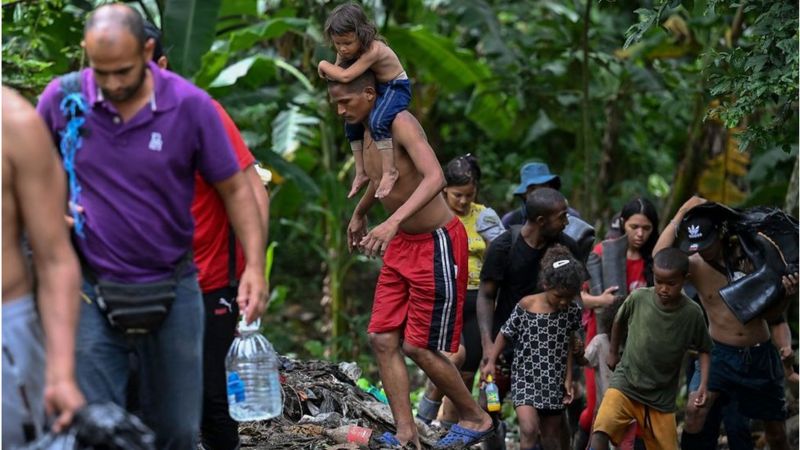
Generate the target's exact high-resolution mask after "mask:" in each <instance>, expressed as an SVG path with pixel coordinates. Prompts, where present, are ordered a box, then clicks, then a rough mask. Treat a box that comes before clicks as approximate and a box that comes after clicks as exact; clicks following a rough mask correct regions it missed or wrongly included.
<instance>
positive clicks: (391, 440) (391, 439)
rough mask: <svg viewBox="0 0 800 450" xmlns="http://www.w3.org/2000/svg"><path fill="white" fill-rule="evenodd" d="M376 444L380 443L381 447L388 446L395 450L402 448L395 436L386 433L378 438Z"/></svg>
mask: <svg viewBox="0 0 800 450" xmlns="http://www.w3.org/2000/svg"><path fill="white" fill-rule="evenodd" d="M378 442H380V443H381V444H383V445H388V446H392V447H397V448H402V447H403V443H402V442H400V440H399V439H397V436H395V435H394V434H392V433H390V432H388V431H387V432H385V433H383V434H382V435H381V437H379V438H378Z"/></svg>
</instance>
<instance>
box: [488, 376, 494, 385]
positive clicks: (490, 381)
mask: <svg viewBox="0 0 800 450" xmlns="http://www.w3.org/2000/svg"><path fill="white" fill-rule="evenodd" d="M486 382H487V383H493V382H494V377H493V376H491V375H486Z"/></svg>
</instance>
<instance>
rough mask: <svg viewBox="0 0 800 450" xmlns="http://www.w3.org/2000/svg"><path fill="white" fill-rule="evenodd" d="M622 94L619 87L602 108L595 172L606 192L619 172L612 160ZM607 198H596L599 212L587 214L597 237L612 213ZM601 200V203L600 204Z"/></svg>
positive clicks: (620, 120)
mask: <svg viewBox="0 0 800 450" xmlns="http://www.w3.org/2000/svg"><path fill="white" fill-rule="evenodd" d="M624 96H625V93H624V92H623V89H622V88H620V90H619V91H618V92H617V95H616V96H615V97H614V98H612V99H610V100H608V101H607V102H606V105H605V108H604V109H605V116H606V126H605V129H604V130H603V139H602V140H601V141H600V151H601V152H600V161H599V166H600V170H599V171H598V174H597V187H598V191H599V192H608V191H609V189H611V187H612V185H613V184H614V182H615V181H616V177H614V176H613V174H614V173H615V172H619V171H614V170H613V169H614V166H613V164H612V162H613V161H614V160H617V161H620V159H619V158H615V156H616V152H617V146H618V144H619V130H620V125H621V123H622V111H623V109H624V108H623V107H622V105H621V103H622V102H624V101H625V99H624ZM607 199H608V196H603V197H602V199H598V205H597V206H598V209H597V211H595V212H596V213H599V214H596V215H595V216H587V217H591V218H592V219H594V222H595V223H594V227H595V230H597V233H598V234H597V235H598V237H599V236H600V233H601V232H602V231H604V230H605V229H606V227H607V226H608V219H610V215H612V213H611V212H610V211H609V208H608V201H607ZM601 202H602V204H600V203H601Z"/></svg>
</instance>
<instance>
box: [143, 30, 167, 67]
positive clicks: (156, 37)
mask: <svg viewBox="0 0 800 450" xmlns="http://www.w3.org/2000/svg"><path fill="white" fill-rule="evenodd" d="M144 34H145V36H147V39H152V40H153V42H154V45H153V61H158V59H159V58H161V57H162V56H164V47H163V46H162V45H161V31H160V30H159V29H158V28H157V27H156V26H155V25H153V24H152V23H150V22H149V21H145V22H144Z"/></svg>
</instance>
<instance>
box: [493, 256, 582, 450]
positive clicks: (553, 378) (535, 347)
mask: <svg viewBox="0 0 800 450" xmlns="http://www.w3.org/2000/svg"><path fill="white" fill-rule="evenodd" d="M585 278H586V277H585V270H584V268H583V265H582V264H581V263H580V262H578V261H577V260H576V259H575V258H574V257H573V256H572V254H571V253H570V251H569V250H568V249H567V248H566V247H564V246H561V245H555V246H553V247H551V248H550V249H549V250H547V252H546V253H545V255H544V257H543V258H542V262H541V269H540V271H539V284H540V286H541V288H542V291H543V292H541V293H539V294H534V295H528V296H526V297H523V298H522V299H521V300H520V301H519V303H518V304H517V306H516V308H515V309H514V312H513V313H512V314H511V317H509V319H508V321H507V322H506V323H505V325H503V327H502V328H501V329H500V333H498V335H497V339H496V340H495V342H494V345H493V346H492V349H491V350H490V351H489V355H488V361H487V363H486V365H485V366H484V367H483V368H482V369H481V376H482V377H483V378H485V377H486V375H489V374H491V375H494V372H495V362H496V360H497V357H498V355H500V353H502V351H503V348H504V347H505V346H506V343H510V345H512V346H513V348H514V363H513V366H512V368H511V394H512V398H513V399H514V407H515V408H516V411H517V419H518V421H519V428H520V450H528V449H530V450H544V449H548V450H549V449H558V448H559V436H560V435H561V420H562V418H561V415H562V414H563V413H564V408H565V406H566V405H568V404H570V403H571V402H572V399H573V392H572V364H573V359H572V358H573V357H572V352H571V351H570V349H571V348H573V345H574V344H575V342H574V339H575V336H574V333H575V332H576V331H577V330H578V328H579V327H580V324H581V320H580V319H581V311H580V308H579V307H578V306H577V305H576V304H575V303H574V302H573V299H575V298H576V297H577V296H578V295H579V294H580V289H581V284H582V282H583V280H584V279H585ZM539 434H541V440H540V438H539Z"/></svg>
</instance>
